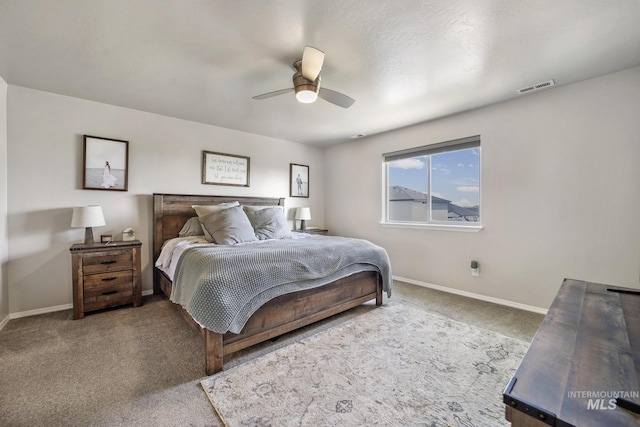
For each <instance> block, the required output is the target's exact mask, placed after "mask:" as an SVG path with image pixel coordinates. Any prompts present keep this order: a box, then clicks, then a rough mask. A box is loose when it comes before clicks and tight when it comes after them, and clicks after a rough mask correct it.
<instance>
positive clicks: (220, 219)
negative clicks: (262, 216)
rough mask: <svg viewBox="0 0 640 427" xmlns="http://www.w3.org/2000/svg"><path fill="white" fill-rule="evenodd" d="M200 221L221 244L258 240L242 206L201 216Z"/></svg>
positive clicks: (215, 241) (215, 240)
mask: <svg viewBox="0 0 640 427" xmlns="http://www.w3.org/2000/svg"><path fill="white" fill-rule="evenodd" d="M199 218H200V223H201V224H202V227H203V228H204V229H206V230H207V231H208V232H209V234H210V235H211V239H212V240H210V241H213V242H214V243H217V244H219V245H234V244H236V243H242V242H253V241H256V240H258V239H257V238H256V235H255V233H254V231H253V227H252V226H251V223H250V222H249V219H248V218H247V215H246V214H245V213H244V211H243V210H242V208H241V207H240V206H235V207H232V208H228V209H224V210H221V211H218V212H214V213H211V214H209V215H205V216H201V217H199Z"/></svg>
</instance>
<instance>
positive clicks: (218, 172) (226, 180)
mask: <svg viewBox="0 0 640 427" xmlns="http://www.w3.org/2000/svg"><path fill="white" fill-rule="evenodd" d="M249 161H250V158H249V157H245V156H235V155H233V154H224V153H214V152H213V151H202V183H203V184H212V185H235V186H238V187H248V186H249V166H250V162H249Z"/></svg>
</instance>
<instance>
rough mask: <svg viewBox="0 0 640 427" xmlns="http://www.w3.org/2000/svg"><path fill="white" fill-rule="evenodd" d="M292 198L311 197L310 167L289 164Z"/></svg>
mask: <svg viewBox="0 0 640 427" xmlns="http://www.w3.org/2000/svg"><path fill="white" fill-rule="evenodd" d="M289 166H290V167H289V182H290V185H291V197H309V166H305V165H296V164H295V163H290V164H289Z"/></svg>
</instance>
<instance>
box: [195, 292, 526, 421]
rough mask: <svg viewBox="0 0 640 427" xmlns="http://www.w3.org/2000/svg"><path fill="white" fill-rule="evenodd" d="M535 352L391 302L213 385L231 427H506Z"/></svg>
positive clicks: (210, 389)
mask: <svg viewBox="0 0 640 427" xmlns="http://www.w3.org/2000/svg"><path fill="white" fill-rule="evenodd" d="M527 347H528V343H526V342H523V341H519V340H516V339H513V338H509V337H506V336H503V335H500V334H497V333H495V332H492V331H489V330H485V329H481V328H479V327H476V326H473V325H469V324H466V323H462V322H457V321H455V320H451V319H449V318H447V317H444V316H442V315H438V314H435V313H430V312H428V311H424V310H421V309H420V308H417V307H413V306H409V305H407V304H402V303H398V302H395V301H390V302H387V303H385V305H383V306H382V307H379V308H376V309H372V310H371V311H368V312H366V313H364V314H361V315H358V316H356V317H354V318H351V319H349V320H346V321H345V323H342V324H339V325H337V326H334V327H332V328H330V329H328V330H325V331H322V332H319V333H317V334H315V335H312V336H309V337H307V338H304V339H303V340H301V341H299V342H296V343H293V344H291V345H288V346H286V347H283V348H280V349H278V350H274V351H273V352H272V353H267V354H266V355H264V356H261V357H258V358H257V359H254V360H251V361H249V362H247V363H244V364H242V365H238V366H235V367H233V368H231V369H229V370H227V371H222V372H220V373H218V374H216V375H213V376H211V377H208V378H206V379H204V380H203V381H202V382H201V384H202V386H203V388H204V390H205V392H206V393H207V396H208V397H209V400H210V401H211V403H212V405H213V407H214V408H215V410H216V412H217V413H218V415H219V416H220V418H221V419H222V421H223V423H225V424H226V425H227V426H233V427H236V426H243V427H244V426H251V427H253V426H256V427H257V426H260V427H267V426H271V427H282V426H417V425H420V426H429V427H445V426H465V427H472V426H473V427H477V426H492V427H493V426H500V425H505V426H506V425H508V423H507V422H506V421H505V420H504V405H503V404H502V391H503V389H504V387H505V386H506V384H507V383H508V382H509V379H510V378H511V376H512V374H513V373H514V372H515V369H516V368H517V366H518V364H519V362H520V360H521V359H522V357H523V356H524V353H525V351H526V349H527Z"/></svg>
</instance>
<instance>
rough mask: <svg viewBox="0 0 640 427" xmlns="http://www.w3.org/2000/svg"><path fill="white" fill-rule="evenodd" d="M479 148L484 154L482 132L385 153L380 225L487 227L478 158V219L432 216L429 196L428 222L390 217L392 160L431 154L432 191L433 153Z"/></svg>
mask: <svg viewBox="0 0 640 427" xmlns="http://www.w3.org/2000/svg"><path fill="white" fill-rule="evenodd" d="M472 148H475V149H477V150H478V151H479V156H480V157H481V153H482V149H481V142H480V135H474V136H470V137H467V138H460V139H454V140H450V141H445V142H440V143H436V144H430V145H423V146H419V147H413V148H408V149H404V150H398V151H393V152H389V153H384V154H383V155H382V177H383V179H382V181H383V182H382V220H381V221H380V225H382V226H383V227H395V228H418V229H429V230H442V231H464V232H477V231H480V230H482V229H483V228H484V226H483V225H482V218H483V217H482V200H481V199H482V179H481V176H482V159H481V158H480V159H479V161H478V178H479V183H478V186H479V192H478V218H479V221H478V222H463V221H442V220H433V219H432V215H433V212H432V198H431V197H427V205H428V216H429V219H428V220H427V221H426V222H423V221H399V220H391V219H389V210H390V206H389V163H390V162H392V161H395V160H401V159H407V158H413V157H419V156H427V168H428V170H427V184H428V190H429V191H428V192H429V194H431V193H432V191H431V185H432V177H431V160H432V155H435V154H440V153H447V152H454V151H461V150H467V149H472Z"/></svg>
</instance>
